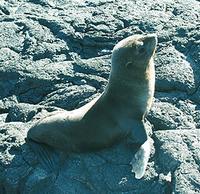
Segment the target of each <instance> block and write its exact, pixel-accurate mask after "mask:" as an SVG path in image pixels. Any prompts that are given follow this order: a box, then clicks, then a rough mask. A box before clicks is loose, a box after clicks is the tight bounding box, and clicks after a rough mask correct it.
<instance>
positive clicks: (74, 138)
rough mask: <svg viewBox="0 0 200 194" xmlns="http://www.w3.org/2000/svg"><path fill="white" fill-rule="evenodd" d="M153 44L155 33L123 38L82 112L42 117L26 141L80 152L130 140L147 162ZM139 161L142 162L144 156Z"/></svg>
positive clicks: (155, 42) (138, 173) (77, 110)
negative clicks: (146, 124) (146, 120)
mask: <svg viewBox="0 0 200 194" xmlns="http://www.w3.org/2000/svg"><path fill="white" fill-rule="evenodd" d="M156 44H157V37H156V35H155V34H148V35H133V36H129V37H127V38H125V39H123V40H121V41H120V42H119V43H118V44H116V46H115V47H114V49H113V52H112V66H111V73H110V76H109V82H108V84H107V86H106V88H105V91H104V92H103V93H102V94H101V95H100V96H99V97H97V98H95V99H93V100H92V101H91V102H89V103H88V104H86V105H84V106H83V107H81V108H78V109H75V110H72V111H56V112H53V114H51V115H49V116H46V117H44V118H41V119H40V120H39V121H38V122H37V123H36V124H35V125H34V126H33V127H32V128H30V130H29V131H28V134H27V138H28V139H31V140H34V141H36V142H39V143H43V144H47V145H49V146H51V147H54V148H56V149H60V150H62V151H65V152H84V151H91V150H96V149H101V148H105V147H108V146H111V145H112V144H114V143H115V142H117V141H119V140H122V139H124V138H127V137H129V138H130V139H131V141H132V142H133V143H134V144H138V145H139V146H141V149H140V150H139V151H138V154H136V156H137V157H138V156H139V157H145V160H147V161H148V159H146V158H148V157H149V154H150V151H148V154H146V153H145V151H144V147H145V146H146V144H147V143H146V142H147V139H148V135H147V132H146V130H145V127H144V117H145V115H146V113H147V112H148V111H149V109H150V107H151V104H152V99H153V95H154V86H155V70H154V63H153V55H154V53H155V47H156ZM144 143H145V144H144ZM143 144H144V145H145V146H142V145H143ZM147 147H148V146H147ZM141 155H142V156H141ZM137 157H136V158H137ZM140 160H142V161H143V163H144V158H143V159H140ZM134 161H135V159H134ZM147 161H146V163H145V164H142V165H143V172H142V173H141V170H139V172H138V170H137V169H133V170H132V171H134V172H135V173H136V175H137V176H136V178H141V177H142V176H143V174H144V170H145V168H146V167H145V165H147ZM132 163H133V161H132ZM138 163H141V161H139V162H138ZM132 165H134V164H132Z"/></svg>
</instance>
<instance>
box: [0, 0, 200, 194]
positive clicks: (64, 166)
mask: <svg viewBox="0 0 200 194" xmlns="http://www.w3.org/2000/svg"><path fill="white" fill-rule="evenodd" d="M199 13H200V3H199V1H197V0H188V1H180V0H177V1H153V0H147V1H143V0H138V1H133V0H125V1H119V0H108V1H106V0H96V1H95V0H34V1H33V0H19V1H16V0H1V1H0V42H1V44H0V193H2V194H11V193H12V194H15V193H24V194H25V193H26V194H27V193H32V194H33V193H35V194H36V193H37V194H38V193H52V194H56V193H59V194H60V193H63V194H64V193H68V194H69V193H71V194H74V193H86V194H87V193H109V194H110V193H115V194H118V193H119V194H120V193H126V194H134V193H135V194H140V193H143V194H158V193H160V194H162V193H163V194H170V193H180V194H182V193H187V194H188V193H189V194H190V193H191V194H192V193H196V194H197V193H200V190H199V185H200V178H199V165H200V163H199V147H200V146H199V142H200V139H199V129H198V128H199V126H200V103H199V102H200V100H199V99H200V76H199V72H200V67H199V64H200V46H199V40H200V26H199V18H200V15H199ZM142 33H157V35H158V48H157V52H156V56H155V66H156V92H155V103H154V105H153V106H152V109H151V111H150V113H149V115H148V117H147V119H148V121H147V122H146V126H147V128H148V132H149V134H150V135H151V136H152V138H153V140H154V142H155V143H154V145H152V153H151V158H150V160H149V163H148V168H147V171H146V173H145V176H144V177H143V178H142V179H141V180H136V179H135V178H134V175H133V174H131V172H130V171H131V168H130V165H129V162H130V160H131V158H132V157H133V155H134V153H135V151H136V150H131V149H130V148H128V147H127V145H124V144H120V145H115V146H114V147H112V148H109V149H105V150H102V151H100V152H95V153H87V154H80V155H78V154H73V155H70V156H65V155H64V154H63V153H60V152H58V151H56V150H52V149H49V148H48V147H45V146H42V145H38V144H34V143H33V142H32V143H31V142H26V141H25V138H26V133H27V131H28V129H29V128H30V127H31V126H32V125H33V124H34V123H35V121H37V120H38V118H40V117H43V116H45V115H48V114H49V112H52V111H55V110H59V109H66V110H72V109H74V108H78V107H80V106H82V105H84V104H85V103H87V102H89V101H90V100H91V99H93V98H95V97H96V96H97V95H99V94H100V93H101V92H103V90H104V89H105V86H106V84H107V81H108V77H109V72H110V65H111V61H110V57H111V53H112V48H113V46H114V45H115V44H116V43H117V42H118V41H120V40H121V39H123V38H125V37H127V36H129V35H133V34H142Z"/></svg>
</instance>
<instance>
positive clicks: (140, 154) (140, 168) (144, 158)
mask: <svg viewBox="0 0 200 194" xmlns="http://www.w3.org/2000/svg"><path fill="white" fill-rule="evenodd" d="M150 153H151V146H150V141H149V139H148V140H147V141H146V142H145V143H144V144H143V145H142V146H141V147H140V148H139V150H138V151H137V152H136V153H135V155H134V157H133V159H132V161H131V162H130V164H131V166H132V170H131V171H132V172H133V173H135V178H136V179H141V178H142V177H143V176H144V173H145V170H146V168H147V163H148V160H149V157H150Z"/></svg>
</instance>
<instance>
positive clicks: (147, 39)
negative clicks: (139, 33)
mask: <svg viewBox="0 0 200 194" xmlns="http://www.w3.org/2000/svg"><path fill="white" fill-rule="evenodd" d="M157 41H158V40H157V35H156V34H147V35H145V42H150V43H154V44H155V45H156V44H157Z"/></svg>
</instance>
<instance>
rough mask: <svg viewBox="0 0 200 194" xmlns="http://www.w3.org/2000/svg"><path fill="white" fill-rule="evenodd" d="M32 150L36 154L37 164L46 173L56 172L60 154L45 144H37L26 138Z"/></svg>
mask: <svg viewBox="0 0 200 194" xmlns="http://www.w3.org/2000/svg"><path fill="white" fill-rule="evenodd" d="M28 144H29V145H30V147H31V149H32V150H33V152H34V153H35V154H36V156H37V159H38V162H39V164H40V165H41V166H42V168H43V169H45V170H46V171H47V172H48V173H56V174H57V172H58V171H59V168H60V165H59V164H60V155H59V153H58V152H56V151H55V150H54V149H52V148H51V147H49V146H48V145H45V144H41V143H40V144H38V143H37V142H34V141H32V140H28Z"/></svg>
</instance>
